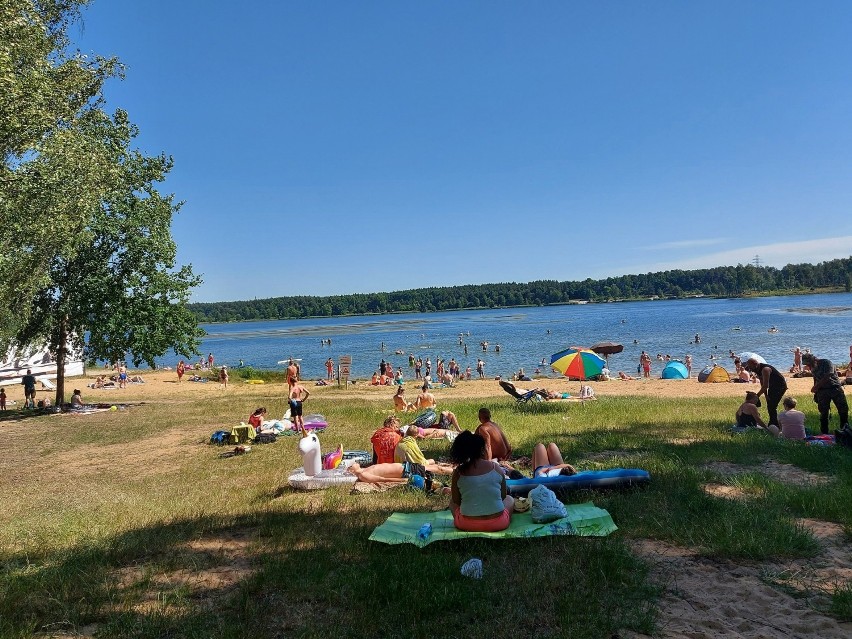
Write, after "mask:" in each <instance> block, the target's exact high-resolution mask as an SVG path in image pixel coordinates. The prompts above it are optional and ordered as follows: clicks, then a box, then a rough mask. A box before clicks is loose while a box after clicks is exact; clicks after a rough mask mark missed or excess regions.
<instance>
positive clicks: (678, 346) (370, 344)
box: [160, 293, 852, 379]
mask: <svg viewBox="0 0 852 639" xmlns="http://www.w3.org/2000/svg"><path fill="white" fill-rule="evenodd" d="M773 326H774V327H776V328H777V329H778V332H777V333H770V332H769V329H770V328H771V327H773ZM203 328H204V329H205V330H206V331H207V332H208V335H207V336H206V337H205V338H204V340H203V342H202V345H201V350H202V352H203V353H204V355H205V356H206V355H207V353H209V352H212V353H213V354H214V356H215V358H216V363H217V364H221V363H226V364H229V365H231V366H236V365H237V363H238V362H239V360H241V359H242V360H243V362H244V363H245V365H247V366H249V365H250V366H254V367H256V368H264V369H283V366H282V365H279V364H278V362H279V361H280V360H285V359H287V358H289V357H294V358H301V360H302V361H301V367H302V376H303V377H304V378H306V379H311V378H319V377H325V361H326V359H327V358H328V357H332V358H333V359H334V360H335V362H337V358H338V357H339V356H340V355H351V356H352V375H353V377H357V378H365V377H369V376H370V375H371V374H372V373H373V371H374V370H376V369H377V368H378V365H379V362H380V360H381V359H382V358H384V359H385V361H388V362H390V363H392V364H393V365H394V367H398V366H401V367H402V370H403V372H404V374H405V376H406V379H412V378H413V371H412V370H410V369H409V368H408V353H413V354H414V355H415V357H417V356H422V357H423V360H424V362H425V360H426V358H427V357H429V358H431V360H432V364H433V371H434V367H435V362H436V359H437V358H438V357H441V358H444V359H446V360H449V359H450V358H451V357H455V359H456V361H458V362H459V364H460V366H461V368H462V370H464V369H465V367H467V366H468V365H469V366H471V368H472V369H473V371H474V375H475V374H476V373H475V371H476V360H477V358H478V357H481V358H482V359H483V361H484V362H485V373H486V376H487V377H490V378H493V377H495V376H496V375H503V376H504V377H505V376H510V375H512V374H513V373H514V372H516V371H517V370H518V369H519V368H524V370H525V371H526V372H527V373H529V374H531V373H533V372H534V371H535V369H536V368H537V367H538V368H540V369H541V373H542V374H548V375H552V376H556V373H554V372H552V371H551V369H550V367H549V366H540V363H541V360H542V358H544V359H545V360H546V361H547V362H549V361H550V356H551V355H552V354H553V353H555V352H558V351H560V350H562V349H564V348H567V347H569V346H575V345H578V346H589V345H591V344H593V343H595V342H600V341H605V340H609V341H613V342H618V343H621V344H624V351H623V352H622V353H619V354H616V355H612V356H611V357H610V359H609V362H610V366H609V367H610V369H611V370H612V371H613V373H615V372H616V371H619V370H624V371H627V372H628V373H631V374H635V373H636V366H637V363H638V359H639V354H640V352H641V351H642V350H643V349H644V350H645V351H647V352H648V353H650V354H651V357H652V364H653V369H652V371H653V374H655V375H659V373H660V371H661V369H662V363H660V362H658V361H656V360H655V359H653V358H654V357H655V356H656V355H657V353H661V354H670V355H671V356H672V357H673V358H676V359H683V357H684V356H685V355H686V354H687V353H690V354H691V355H692V359H693V374H694V373H695V371H697V370H700V369H701V368H702V367H703V366H704V365H705V364H708V363H710V361H711V360H710V357H711V356H713V355H715V356H716V357H717V358H718V360H717V362H718V363H720V364H722V365H723V366H725V367H726V368H728V369H729V370H733V364H732V362H731V360H730V359H729V358H728V353H729V351H730V350H733V351H735V352H737V353H739V352H742V351H753V352H756V353H759V354H761V355H762V356H763V357H764V358H765V359H766V360H767V361H768V362H769V363H771V364H774V365H776V366H778V367H779V368H782V369H786V368H789V367H790V366H791V365H792V359H793V358H792V354H791V349H792V348H793V347H794V346H800V347H802V348H810V349H811V351H813V352H814V353H815V354H816V355H817V356H820V357H828V358H829V359H831V360H832V361H834V362H835V363H838V364H845V363H846V362H847V361H848V360H849V346H850V344H852V294H850V293H838V294H828V295H801V296H787V297H765V298H753V299H690V300H658V301H645V302H626V303H613V304H585V305H568V306H548V307H534V308H517V309H491V310H477V311H458V312H444V313H416V314H401V315H380V316H364V317H340V318H323V319H305V320H280V321H268V322H240V323H233V324H205V325H203ZM736 329H739V330H736ZM460 333H463V334H464V340H465V342H466V343H467V346H468V354H467V355H465V354H464V351H463V347H462V346H460V345H459V334H460ZM696 333H697V334H699V335H700V336H701V343H700V344H694V343H692V342H693V339H694V337H695V335H696ZM327 339H330V340H331V345H330V346H327V345H326V346H322V345H321V341H322V340H327ZM634 340H636V343H634ZM482 341H487V342H488V343H489V347H488V351H487V352H483V351H482V349H481V347H480V346H479V344H480V342H482ZM383 342H384V345H385V350H384V351H382V350H381V344H382V343H383ZM495 344H500V346H501V352H500V353H496V352H495V351H494V345H495ZM396 350H402V351H403V353H404V354H402V355H397V354H395V353H394V351H396ZM160 363H161V364H165V365H169V366H174V365H175V364H176V363H177V358H168V359H167V358H163V359H161V360H160ZM433 374H434V373H433Z"/></svg>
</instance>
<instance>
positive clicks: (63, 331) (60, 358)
mask: <svg viewBox="0 0 852 639" xmlns="http://www.w3.org/2000/svg"><path fill="white" fill-rule="evenodd" d="M58 338H59V339H58V343H57V345H56V401H55V405H56V407H57V408H59V407H61V406H62V404H64V403H65V360H66V359H68V323H67V322H66V321H65V318H64V317H63V318H62V320H61V321H60V323H59V331H58Z"/></svg>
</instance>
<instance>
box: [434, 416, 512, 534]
mask: <svg viewBox="0 0 852 639" xmlns="http://www.w3.org/2000/svg"><path fill="white" fill-rule="evenodd" d="M450 458H451V460H452V462H453V463H454V464H458V466H457V467H456V469H455V470H454V471H453V477H452V481H451V484H450V495H451V497H450V511H452V513H453V525H455V527H456V528H458V529H459V530H466V531H470V532H497V531H499V530H505V529H506V528H508V527H509V524H510V523H511V521H512V510H513V508H514V504H515V501H514V499H512V497H511V496H510V495H509V494H508V492H507V489H506V476H505V475H504V474H503V471H502V470H501V468H500V466H499V465H498V464H497V463H495V462H493V461H491V460H489V459H486V453H485V439H484V438H483V437H482V436H481V435H477V434H475V433H471V432H470V431H467V430H466V431H463V432H461V433H459V436H458V437H456V440H455V441H454V442H453V445H452V447H451V448H450Z"/></svg>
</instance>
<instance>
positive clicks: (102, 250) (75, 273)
mask: <svg viewBox="0 0 852 639" xmlns="http://www.w3.org/2000/svg"><path fill="white" fill-rule="evenodd" d="M98 113H99V117H96V115H97V114H98ZM137 133H138V132H137V130H136V127H134V126H133V125H132V124H130V122H129V121H128V119H127V115H126V114H125V113H124V112H123V111H117V112H116V114H115V115H114V116H112V117H109V116H107V115H106V114H103V113H100V112H92V114H90V117H88V118H86V119H85V120H81V122H80V126H79V130H78V131H77V135H78V136H79V137H80V139H84V140H87V141H88V143H89V144H91V146H92V148H96V149H98V150H99V152H100V153H102V154H103V160H104V161H103V164H102V165H101V164H100V163H98V164H99V165H100V166H110V167H111V169H112V170H110V171H100V170H98V175H99V179H100V180H101V182H100V192H101V199H100V201H98V202H95V203H89V205H88V206H87V207H86V208H85V209H83V210H82V211H81V213H82V220H83V224H82V225H80V226H79V227H78V226H77V225H74V226H73V227H72V228H70V229H67V230H66V229H60V234H61V235H62V238H63V241H64V242H66V243H67V244H68V245H69V250H65V251H59V252H57V253H55V254H54V256H53V258H52V259H51V260H50V262H49V264H48V269H47V282H46V283H45V284H44V285H43V286H41V287H39V288H38V290H37V291H36V292H35V294H34V295H33V297H32V299H31V300H26V301H27V302H28V303H30V305H31V312H30V315H29V316H28V318H27V319H26V321H25V322H24V324H23V325H22V326H21V328H20V330H19V331H18V333H17V335H16V342H17V343H19V344H32V343H37V342H39V341H47V345H48V347H49V349H50V352H51V353H52V354H53V355H54V357H55V359H56V364H57V369H58V377H57V384H56V402H57V404H59V403H61V402H62V401H64V396H65V393H64V391H65V388H64V365H65V362H66V360H67V357H68V354H69V349H72V350H73V351H75V352H83V353H84V355H85V358H86V359H87V360H89V361H93V360H106V361H111V362H115V361H122V360H124V359H125V357H127V356H128V355H129V356H130V357H131V359H132V361H133V363H134V365H136V366H139V365H140V364H141V363H143V362H144V363H146V364H148V365H149V366H154V359H155V358H156V357H158V356H160V355H162V354H163V353H164V352H166V351H167V350H168V349H170V348H171V349H174V351H175V353H179V354H183V355H190V354H195V353H197V347H198V343H199V340H200V337H201V336H202V335H203V331H202V330H201V329H199V328H198V324H197V320H196V318H195V316H194V314H193V313H191V312H190V311H189V310H188V308H187V302H188V300H189V295H190V292H191V289H192V288H193V287H194V286H196V285H197V284H198V283H199V282H200V279H199V278H198V277H197V276H195V275H194V274H193V273H192V269H191V267H189V266H183V267H177V266H176V251H177V249H176V245H175V242H174V240H173V239H172V236H171V222H172V217H173V215H174V214H175V213H176V212H177V211H178V209H179V208H180V203H176V202H174V199H173V196H171V195H164V194H162V193H160V192H159V191H158V190H157V188H156V185H157V183H159V182H162V181H163V180H164V179H165V177H166V175H167V173H168V172H169V170H170V169H171V166H172V160H171V158H169V157H167V156H165V155H159V156H156V157H147V156H145V155H143V154H142V153H140V152H138V151H136V150H134V149H133V148H132V141H133V139H134V138H135V137H136V135H137ZM49 159H50V158H49V157H47V156H44V157H42V158H40V160H43V161H45V162H47V161H49ZM107 160H108V161H107ZM80 173H81V177H80V180H81V181H82V182H83V183H88V181H89V180H90V176H86V175H85V173H86V170H85V168H83V167H81V169H80ZM76 186H78V185H77V184H75V183H73V181H72V183H71V184H69V185H67V187H68V188H71V189H74V188H75V187H76ZM22 301H24V300H22Z"/></svg>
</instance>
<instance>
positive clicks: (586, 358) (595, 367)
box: [550, 346, 606, 379]
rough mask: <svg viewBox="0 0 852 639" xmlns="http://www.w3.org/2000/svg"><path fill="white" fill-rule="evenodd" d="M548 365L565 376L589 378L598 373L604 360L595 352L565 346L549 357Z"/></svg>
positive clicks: (604, 364)
mask: <svg viewBox="0 0 852 639" xmlns="http://www.w3.org/2000/svg"><path fill="white" fill-rule="evenodd" d="M550 365H551V366H552V367H553V369H554V370H556V371H559V372H560V373H562V374H563V375H565V377H569V378H572V379H589V378H590V377H594V376H595V375H600V374H601V371H602V370H603V369H604V367H605V366H606V361H605V360H604V358H603V357H601V356H600V355H598V354H597V353H595V352H593V351H590V350H588V349H585V348H580V347H578V346H572V347H571V348H566V349H565V350H564V351H560V352H558V353H555V354H554V355H552V356H551V357H550Z"/></svg>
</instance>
